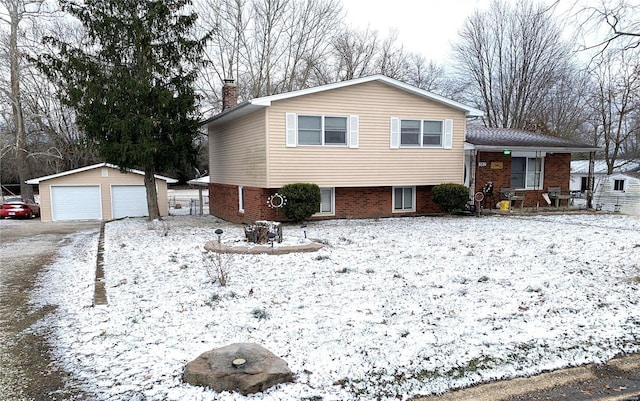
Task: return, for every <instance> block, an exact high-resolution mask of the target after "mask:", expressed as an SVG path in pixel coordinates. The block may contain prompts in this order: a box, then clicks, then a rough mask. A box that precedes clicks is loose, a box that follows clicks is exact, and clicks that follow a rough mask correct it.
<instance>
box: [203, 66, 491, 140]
mask: <svg viewBox="0 0 640 401" xmlns="http://www.w3.org/2000/svg"><path fill="white" fill-rule="evenodd" d="M372 81H378V82H382V83H384V84H387V85H389V86H393V87H396V88H399V89H402V90H404V91H407V92H410V93H413V94H415V95H418V96H421V97H423V98H425V99H429V100H432V101H434V102H438V103H442V104H445V105H447V106H449V107H452V108H455V109H457V110H460V111H463V112H464V113H465V115H466V116H467V117H482V116H484V112H483V111H482V110H478V109H476V108H473V107H469V106H467V105H464V104H462V103H459V102H456V101H454V100H451V99H447V98H445V97H442V96H440V95H436V94H435V93H431V92H428V91H425V90H423V89H420V88H416V87H415V86H411V85H409V84H406V83H404V82H402V81H398V80H396V79H393V78H389V77H387V76H384V75H380V74H378V75H370V76H366V77H360V78H355V79H351V80H347V81H340V82H334V83H331V84H327V85H321V86H315V87H313V88H306V89H299V90H296V91H291V92H285V93H280V94H276V95H270V96H264V97H259V98H254V99H252V100H248V101H245V102H242V103H240V104H238V105H236V106H234V107H232V108H230V109H227V110H225V111H223V112H221V113H219V114H216V115H215V116H213V117H211V118H209V119H207V120H205V121H203V122H202V125H204V126H207V127H209V126H212V125H213V126H215V125H217V124H222V123H224V122H226V121H230V120H232V119H235V118H238V117H241V116H244V115H246V114H249V113H251V112H253V111H256V110H259V109H261V108H264V107H269V106H271V104H272V103H273V102H275V101H278V100H284V99H290V98H294V97H299V96H305V95H310V94H314V93H319V92H325V91H328V90H333V89H338V88H343V87H347V86H352V85H358V84H362V83H366V82H372Z"/></svg>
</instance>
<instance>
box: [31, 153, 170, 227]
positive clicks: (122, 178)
mask: <svg viewBox="0 0 640 401" xmlns="http://www.w3.org/2000/svg"><path fill="white" fill-rule="evenodd" d="M155 177H156V189H157V191H158V206H159V208H160V215H161V216H166V215H168V213H169V209H168V202H167V183H169V184H174V183H176V182H177V180H174V179H172V178H167V177H162V176H159V175H156V176H155ZM27 184H37V185H38V186H39V190H40V213H41V219H42V221H63V220H111V219H115V218H119V217H127V216H128V217H139V216H148V215H149V211H148V208H147V191H146V188H145V186H144V172H142V171H139V170H132V169H129V170H127V172H126V173H122V172H120V169H119V167H118V166H114V165H112V164H108V163H100V164H94V165H92V166H87V167H82V168H79V169H75V170H70V171H65V172H62V173H58V174H53V175H49V176H46V177H40V178H34V179H31V180H28V181H27Z"/></svg>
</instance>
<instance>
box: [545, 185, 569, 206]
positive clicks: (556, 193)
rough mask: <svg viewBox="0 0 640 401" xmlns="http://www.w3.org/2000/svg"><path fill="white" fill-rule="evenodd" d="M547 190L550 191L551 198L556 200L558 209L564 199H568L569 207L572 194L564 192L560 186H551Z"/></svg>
mask: <svg viewBox="0 0 640 401" xmlns="http://www.w3.org/2000/svg"><path fill="white" fill-rule="evenodd" d="M547 192H548V193H549V198H550V199H554V200H555V204H556V209H557V208H559V207H560V203H561V201H562V200H566V201H567V207H569V200H570V199H571V195H570V194H563V193H562V190H561V189H560V187H549V188H547Z"/></svg>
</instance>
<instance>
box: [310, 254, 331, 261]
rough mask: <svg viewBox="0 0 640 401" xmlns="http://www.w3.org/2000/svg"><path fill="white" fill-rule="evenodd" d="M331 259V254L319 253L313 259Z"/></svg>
mask: <svg viewBox="0 0 640 401" xmlns="http://www.w3.org/2000/svg"><path fill="white" fill-rule="evenodd" d="M328 259H331V257H330V256H329V255H317V256H316V257H315V258H313V260H328Z"/></svg>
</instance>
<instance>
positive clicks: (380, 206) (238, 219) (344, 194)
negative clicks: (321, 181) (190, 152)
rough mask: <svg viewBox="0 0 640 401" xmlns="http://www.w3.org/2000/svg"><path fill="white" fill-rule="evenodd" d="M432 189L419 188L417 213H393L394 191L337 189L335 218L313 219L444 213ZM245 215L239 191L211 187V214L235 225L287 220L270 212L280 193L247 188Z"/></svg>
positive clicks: (275, 190)
mask: <svg viewBox="0 0 640 401" xmlns="http://www.w3.org/2000/svg"><path fill="white" fill-rule="evenodd" d="M431 188H432V186H419V187H416V211H415V212H410V213H392V210H391V209H392V204H391V200H392V196H391V187H371V188H336V189H335V215H334V216H327V217H313V218H312V219H313V220H322V219H351V218H353V219H360V218H380V217H397V216H419V215H427V214H436V213H440V212H441V211H440V210H439V208H438V207H437V206H436V205H435V204H434V203H433V201H432V200H431ZM243 190H244V213H241V212H240V211H239V210H238V205H239V203H238V187H237V186H235V185H223V184H209V213H210V214H211V215H213V216H217V217H219V218H221V219H224V220H227V221H230V222H235V223H251V222H253V221H256V220H273V221H284V220H286V219H285V218H284V216H283V215H282V213H281V211H280V210H279V209H274V208H270V207H269V205H268V202H267V201H268V199H269V197H270V196H271V195H273V194H275V193H276V192H277V189H267V188H255V187H244V189H243Z"/></svg>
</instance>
